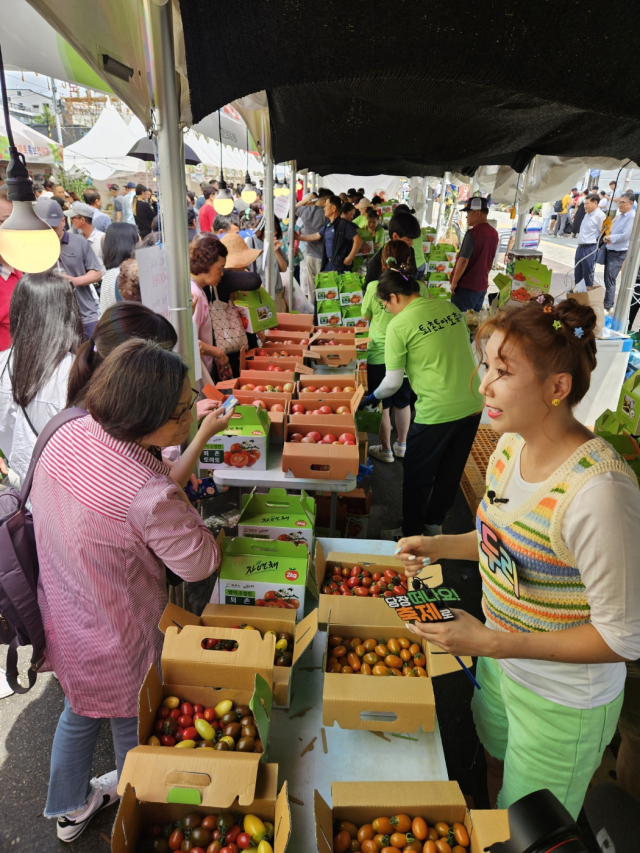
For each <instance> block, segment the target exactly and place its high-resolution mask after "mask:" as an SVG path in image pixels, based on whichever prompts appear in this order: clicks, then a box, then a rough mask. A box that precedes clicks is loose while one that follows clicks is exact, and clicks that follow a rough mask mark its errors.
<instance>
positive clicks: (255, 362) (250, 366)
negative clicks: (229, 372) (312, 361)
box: [240, 348, 313, 384]
mask: <svg viewBox="0 0 640 853" xmlns="http://www.w3.org/2000/svg"><path fill="white" fill-rule="evenodd" d="M300 349H301V352H304V354H305V355H308V352H307V350H306V349H304V350H303V349H302V348H300ZM255 352H256V350H249V351H247V350H246V349H242V350H240V378H241V379H242V375H243V373H255V372H257V371H261V372H262V373H267V374H268V375H269V376H270V377H271V380H270V382H271V384H272V380H273V378H274V373H275V375H276V376H277V377H278V379H282V378H283V377H284V376H285V375H287V376H288V375H289V374H291V375H293V374H294V373H297V374H303V373H304V374H310V373H313V368H311V367H306V366H305V364H304V361H303V356H302V355H300V356H293V355H292V357H291V358H285V357H284V356H281V357H279V358H273V357H269V356H258V355H256V354H255ZM250 353H252V355H250ZM270 367H271V368H272V369H271V370H270V369H269V368H270ZM275 367H277V368H278V370H274V369H273V368H275ZM249 381H251V380H249ZM284 381H286V382H292V381H293V380H292V379H286V380H284ZM262 384H266V383H262Z"/></svg>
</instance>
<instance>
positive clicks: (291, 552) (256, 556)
mask: <svg viewBox="0 0 640 853" xmlns="http://www.w3.org/2000/svg"><path fill="white" fill-rule="evenodd" d="M308 570H309V549H308V548H307V544H306V542H300V543H297V544H296V543H295V542H278V541H277V540H273V539H271V540H267V539H251V538H245V537H242V536H237V537H236V538H235V539H228V538H226V537H223V538H222V562H221V563H220V569H219V572H218V583H217V584H216V587H215V590H214V593H215V592H216V590H217V593H218V600H219V603H220V604H242V605H246V606H248V607H255V608H274V607H275V608H278V609H280V610H292V611H293V612H294V613H295V614H296V620H298V619H300V618H301V617H302V613H303V612H304V596H305V590H306V582H307V573H308Z"/></svg>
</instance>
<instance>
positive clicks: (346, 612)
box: [322, 567, 471, 733]
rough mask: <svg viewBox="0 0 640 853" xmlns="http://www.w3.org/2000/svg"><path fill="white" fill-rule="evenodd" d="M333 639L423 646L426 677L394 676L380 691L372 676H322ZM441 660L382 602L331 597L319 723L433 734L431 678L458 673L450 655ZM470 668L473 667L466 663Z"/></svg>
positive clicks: (433, 709)
mask: <svg viewBox="0 0 640 853" xmlns="http://www.w3.org/2000/svg"><path fill="white" fill-rule="evenodd" d="M430 568H431V567H430ZM438 569H439V567H438ZM333 602H335V603H336V604H335V605H334V603H333ZM338 602H340V603H339V604H338ZM372 603H373V604H374V606H373V607H372V606H371V604H372ZM385 611H386V612H385ZM333 635H337V636H338V637H343V638H344V639H345V640H350V639H352V638H354V637H359V638H360V639H361V640H363V641H364V640H366V639H369V638H374V639H377V640H382V641H386V640H390V639H391V638H392V637H395V638H398V637H406V639H407V640H409V641H410V642H412V643H417V644H418V645H419V646H421V648H422V651H423V652H424V655H425V658H426V663H425V668H426V671H427V674H428V676H429V677H428V678H398V679H397V684H396V682H395V681H394V685H393V688H392V689H389V690H386V689H385V690H381V689H380V684H379V683H378V678H377V677H375V676H365V677H364V678H363V677H362V676H361V675H359V674H358V673H354V674H353V675H349V674H346V673H342V672H338V673H334V672H326V662H327V659H328V658H329V656H330V652H329V645H328V642H329V637H330V636H333ZM444 658H446V659H447V660H445V659H444ZM444 658H443V657H442V656H441V655H439V654H435V651H434V647H432V646H431V645H430V644H429V643H428V642H427V641H426V640H419V639H418V637H417V635H416V634H413V633H412V632H411V631H409V627H408V625H407V624H406V623H403V622H402V620H401V619H399V618H398V616H396V614H395V613H394V612H393V611H392V610H391V608H389V607H387V605H386V604H384V602H383V601H381V600H379V599H373V600H372V601H368V600H367V599H365V598H358V597H357V596H353V597H352V596H337V595H336V596H332V604H331V607H330V608H329V616H328V618H327V645H326V647H325V654H324V658H323V669H324V670H325V673H324V686H323V689H322V722H323V724H324V725H325V726H333V724H334V723H338V725H339V726H340V728H342V729H358V730H367V731H389V732H407V733H411V732H415V731H417V730H418V729H419V728H422V730H423V731H425V732H430V731H433V728H434V725H435V707H436V703H435V697H434V695H433V684H432V679H433V678H434V677H435V676H437V675H442V674H444V672H454V671H457V670H459V669H460V667H459V664H458V663H457V661H456V660H455V658H454V657H453V656H452V655H448V654H446V653H445V655H444ZM443 664H444V672H443ZM468 665H469V666H471V661H470V660H469V661H468Z"/></svg>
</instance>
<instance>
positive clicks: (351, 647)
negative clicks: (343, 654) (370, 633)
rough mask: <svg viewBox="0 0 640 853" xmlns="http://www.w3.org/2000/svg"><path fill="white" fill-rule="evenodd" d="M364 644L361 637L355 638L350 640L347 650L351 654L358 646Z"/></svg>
mask: <svg viewBox="0 0 640 853" xmlns="http://www.w3.org/2000/svg"><path fill="white" fill-rule="evenodd" d="M361 643H362V640H361V639H360V637H354V638H353V640H349V641H348V643H347V648H348V649H349V651H350V652H353V651H355V648H356V646H359V645H360V644H361Z"/></svg>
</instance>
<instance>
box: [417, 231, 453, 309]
mask: <svg viewBox="0 0 640 853" xmlns="http://www.w3.org/2000/svg"><path fill="white" fill-rule="evenodd" d="M427 236H432V235H431V234H430V233H429V234H428V235H427ZM433 236H434V237H435V234H434V235H433ZM425 243H426V245H428V246H430V250H429V254H428V256H426V261H427V287H428V288H429V296H430V297H431V298H432V299H450V298H451V284H450V279H451V273H452V272H453V268H454V266H455V263H456V247H455V246H452V245H451V244H449V243H435V242H430V241H429V240H426V241H425V240H423V247H424V245H425Z"/></svg>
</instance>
